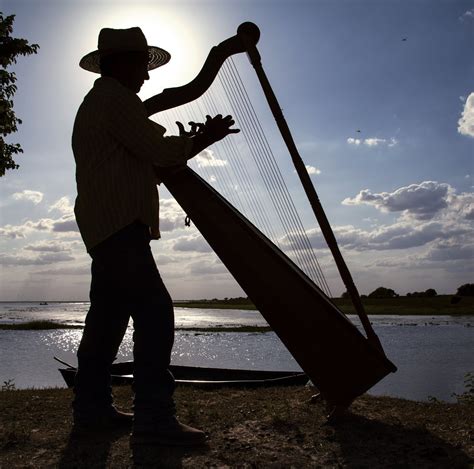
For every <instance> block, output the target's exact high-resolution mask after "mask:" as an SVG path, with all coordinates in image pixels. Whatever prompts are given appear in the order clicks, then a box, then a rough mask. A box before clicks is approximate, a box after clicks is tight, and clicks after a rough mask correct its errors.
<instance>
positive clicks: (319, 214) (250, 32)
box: [237, 22, 385, 355]
mask: <svg viewBox="0 0 474 469" xmlns="http://www.w3.org/2000/svg"><path fill="white" fill-rule="evenodd" d="M237 34H238V36H240V37H241V39H242V42H243V43H244V44H245V48H246V52H247V55H248V57H249V60H250V63H251V64H252V66H253V67H254V69H255V72H256V73H257V77H258V79H259V81H260V84H261V86H262V88H263V92H264V94H265V97H266V99H267V102H268V105H269V106H270V109H271V111H272V114H273V116H274V118H275V121H276V123H277V126H278V128H279V130H280V132H281V135H282V137H283V140H284V142H285V144H286V146H287V148H288V151H289V153H290V155H291V159H292V161H293V164H294V166H295V169H296V172H297V173H298V176H299V178H300V181H301V184H302V185H303V188H304V191H305V193H306V196H307V197H308V200H309V202H310V204H311V208H312V209H313V212H314V215H315V216H316V219H317V221H318V223H319V226H320V227H321V231H322V233H323V236H324V239H325V240H326V243H327V244H328V246H329V249H330V250H331V253H332V255H333V257H334V260H335V262H336V265H337V268H338V270H339V274H340V275H341V278H342V280H343V282H344V285H345V286H346V288H347V292H348V293H349V295H350V297H351V300H352V303H353V305H354V308H355V310H356V312H357V315H358V316H359V318H360V320H361V322H362V325H363V327H364V330H365V333H366V334H367V339H368V340H369V342H370V343H371V344H372V345H373V346H374V347H376V348H377V349H378V350H379V351H381V352H382V353H383V354H384V355H385V353H384V351H383V347H382V344H381V342H380V340H379V338H378V336H377V334H376V333H375V331H374V329H373V328H372V325H371V324H370V321H369V318H368V317H367V314H366V312H365V309H364V306H363V304H362V301H361V299H360V295H359V292H358V291H357V287H356V286H355V283H354V281H353V279H352V275H351V273H350V272H349V269H348V267H347V264H346V262H345V261H344V258H343V257H342V254H341V251H340V249H339V246H338V244H337V240H336V237H335V236H334V232H333V231H332V228H331V225H330V224H329V221H328V219H327V217H326V214H325V212H324V209H323V207H322V205H321V202H320V200H319V197H318V194H317V193H316V190H315V188H314V185H313V183H312V181H311V178H310V176H309V174H308V170H307V169H306V166H305V164H304V162H303V160H302V158H301V156H300V154H299V152H298V149H297V148H296V144H295V142H294V140H293V136H292V135H291V132H290V129H289V127H288V124H287V123H286V120H285V117H284V116H283V113H282V111H281V107H280V104H279V103H278V100H277V98H276V96H275V93H274V92H273V89H272V87H271V85H270V82H269V81H268V78H267V76H266V74H265V71H264V70H263V67H262V62H261V56H260V53H259V52H258V50H257V47H256V40H255V38H258V37H259V35H260V32H259V29H258V27H257V26H256V25H255V24H253V23H249V22H248V23H243V24H241V25H240V26H239V28H238V30H237Z"/></svg>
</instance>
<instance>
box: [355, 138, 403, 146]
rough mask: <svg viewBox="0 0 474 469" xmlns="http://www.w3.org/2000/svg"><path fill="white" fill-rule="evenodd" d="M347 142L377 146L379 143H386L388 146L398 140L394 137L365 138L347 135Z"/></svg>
mask: <svg viewBox="0 0 474 469" xmlns="http://www.w3.org/2000/svg"><path fill="white" fill-rule="evenodd" d="M347 143H349V144H350V145H355V146H359V145H365V146H367V147H378V146H380V145H387V146H388V147H394V146H395V145H397V144H398V140H397V139H396V138H394V137H391V138H389V139H386V138H377V137H369V138H365V139H361V138H352V137H349V138H348V139H347Z"/></svg>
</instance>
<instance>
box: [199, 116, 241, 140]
mask: <svg viewBox="0 0 474 469" xmlns="http://www.w3.org/2000/svg"><path fill="white" fill-rule="evenodd" d="M234 124H235V121H234V120H233V119H232V116H225V117H222V115H221V114H217V116H215V117H211V116H206V122H205V124H204V129H203V132H204V133H207V135H208V136H209V137H210V138H211V140H213V141H214V142H217V141H219V140H222V139H223V138H224V137H227V135H229V134H236V133H239V132H240V129H231V127H232V126H233V125H234Z"/></svg>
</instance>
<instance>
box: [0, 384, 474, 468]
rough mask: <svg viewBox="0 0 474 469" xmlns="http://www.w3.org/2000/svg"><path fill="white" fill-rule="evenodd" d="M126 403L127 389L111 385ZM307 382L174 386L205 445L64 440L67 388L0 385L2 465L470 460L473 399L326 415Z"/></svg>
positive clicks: (369, 405) (391, 403)
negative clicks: (331, 420)
mask: <svg viewBox="0 0 474 469" xmlns="http://www.w3.org/2000/svg"><path fill="white" fill-rule="evenodd" d="M115 393H116V401H117V403H119V404H120V405H121V406H122V408H127V407H129V406H130V389H129V388H127V387H123V388H117V389H116V390H115ZM311 394H312V391H311V389H308V388H304V387H295V388H268V389H261V390H251V391H249V390H232V389H223V390H219V391H203V390H196V389H178V390H177V393H176V399H177V403H178V409H179V413H180V418H181V420H182V421H184V422H187V423H189V424H191V425H195V426H197V427H199V428H202V429H204V430H206V431H207V432H208V434H209V438H208V445H207V446H206V447H204V448H202V449H197V450H196V449H195V450H193V449H190V448H184V449H176V448H175V449H173V448H168V447H150V448H146V447H145V448H132V449H131V448H130V447H129V440H128V434H127V432H125V433H124V432H122V433H120V432H118V433H109V434H102V435H99V436H95V437H94V438H90V439H87V438H86V439H79V440H78V439H73V438H70V429H71V416H70V400H71V391H70V390H66V389H47V390H22V391H2V392H1V393H0V467H5V468H7V467H8V468H13V467H35V468H36V467H60V468H95V467H97V468H98V467H110V468H122V467H124V468H125V467H160V468H162V467H164V468H166V467H192V468H194V467H264V468H265V467H282V468H283V467H284V468H289V467H295V468H304V467H330V468H331V467H334V468H336V467H350V468H356V467H360V468H361V467H367V468H371V467H372V468H381V467H400V468H402V467H403V468H405V467H411V468H425V467H432V468H468V467H472V464H473V462H474V459H473V457H474V433H473V429H472V422H473V421H474V405H473V404H472V403H471V404H441V403H417V402H413V401H406V400H400V399H393V398H387V397H377V398H376V397H368V396H364V397H362V398H359V399H358V400H357V401H356V402H355V403H354V404H353V408H352V409H353V413H352V415H351V416H349V417H348V418H347V419H346V420H345V421H342V422H341V423H339V424H337V425H333V426H331V425H327V424H326V423H325V408H324V406H323V404H322V403H318V404H310V403H309V399H310V396H311Z"/></svg>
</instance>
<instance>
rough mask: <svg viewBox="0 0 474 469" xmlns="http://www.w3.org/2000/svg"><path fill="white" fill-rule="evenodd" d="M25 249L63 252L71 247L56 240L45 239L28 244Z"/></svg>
mask: <svg viewBox="0 0 474 469" xmlns="http://www.w3.org/2000/svg"><path fill="white" fill-rule="evenodd" d="M23 249H26V250H27V251H36V252H63V251H68V250H69V249H68V248H67V247H66V246H64V245H62V244H60V243H57V242H55V241H45V242H40V243H35V244H28V245H27V246H25V247H24V248H23Z"/></svg>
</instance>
